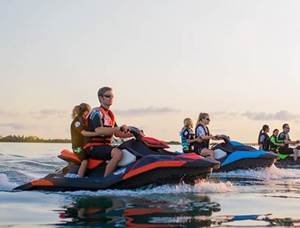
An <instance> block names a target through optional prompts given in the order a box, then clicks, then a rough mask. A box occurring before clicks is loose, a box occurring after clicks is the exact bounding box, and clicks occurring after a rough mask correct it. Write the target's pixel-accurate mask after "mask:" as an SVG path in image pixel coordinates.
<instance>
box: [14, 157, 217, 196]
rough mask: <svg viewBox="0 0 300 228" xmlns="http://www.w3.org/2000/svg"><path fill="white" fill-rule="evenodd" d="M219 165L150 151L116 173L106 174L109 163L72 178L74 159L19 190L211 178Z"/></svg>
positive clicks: (98, 187)
mask: <svg viewBox="0 0 300 228" xmlns="http://www.w3.org/2000/svg"><path fill="white" fill-rule="evenodd" d="M215 165H216V163H215V162H212V161H210V160H208V159H205V158H203V157H201V156H199V155H197V154H183V155H174V154H173V155H148V156H145V157H143V158H141V159H139V160H138V161H136V162H134V163H131V164H129V165H127V166H125V167H119V168H118V169H117V170H116V171H115V172H114V173H113V174H112V175H110V176H108V177H103V173H104V169H105V163H101V164H100V165H99V166H98V167H96V168H93V169H92V170H90V171H88V172H87V177H84V178H68V177H65V175H66V174H67V173H76V172H77V170H78V167H79V166H78V165H77V164H74V163H73V162H72V163H70V164H69V165H68V166H67V167H65V168H63V169H62V170H60V171H58V172H56V173H53V174H49V175H47V176H46V177H44V178H42V179H39V180H34V181H32V182H30V183H27V184H24V185H21V186H19V187H17V188H16V189H15V190H46V191H77V190H91V191H97V190H101V189H134V188H140V187H143V186H147V185H154V186H156V185H163V184H177V183H180V182H185V183H189V184H192V183H194V182H195V181H196V180H198V179H203V178H207V177H208V176H209V175H210V174H211V172H212V168H213V167H214V166H215Z"/></svg>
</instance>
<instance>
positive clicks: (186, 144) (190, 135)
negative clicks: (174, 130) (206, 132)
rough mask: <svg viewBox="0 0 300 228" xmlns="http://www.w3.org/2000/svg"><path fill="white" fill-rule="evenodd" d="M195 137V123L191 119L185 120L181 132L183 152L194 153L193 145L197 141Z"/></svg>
mask: <svg viewBox="0 0 300 228" xmlns="http://www.w3.org/2000/svg"><path fill="white" fill-rule="evenodd" d="M194 136H195V134H194V132H193V121H192V119H191V118H185V119H184V120H183V128H182V129H181V131H180V139H181V145H182V151H183V152H184V153H189V152H193V151H194V146H193V144H194V142H196V141H197V140H196V139H195V137H194Z"/></svg>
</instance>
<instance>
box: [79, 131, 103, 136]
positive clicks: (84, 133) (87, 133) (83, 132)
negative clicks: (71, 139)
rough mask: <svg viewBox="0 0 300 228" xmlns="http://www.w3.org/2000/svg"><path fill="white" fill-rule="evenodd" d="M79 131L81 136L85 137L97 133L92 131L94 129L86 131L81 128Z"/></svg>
mask: <svg viewBox="0 0 300 228" xmlns="http://www.w3.org/2000/svg"><path fill="white" fill-rule="evenodd" d="M80 133H81V134H82V135H83V136H85V137H93V136H97V135H99V134H98V133H97V132H94V131H86V130H82V131H81V132H80Z"/></svg>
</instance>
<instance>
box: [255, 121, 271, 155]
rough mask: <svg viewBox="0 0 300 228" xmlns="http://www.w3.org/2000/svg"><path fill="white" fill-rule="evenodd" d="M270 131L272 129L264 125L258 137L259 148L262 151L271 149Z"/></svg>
mask: <svg viewBox="0 0 300 228" xmlns="http://www.w3.org/2000/svg"><path fill="white" fill-rule="evenodd" d="M269 131H270V127H269V126H268V125H266V124H265V125H264V126H263V127H262V129H261V130H260V132H259V135H258V146H259V149H260V150H266V151H267V150H269V147H270V137H269V135H268V133H269Z"/></svg>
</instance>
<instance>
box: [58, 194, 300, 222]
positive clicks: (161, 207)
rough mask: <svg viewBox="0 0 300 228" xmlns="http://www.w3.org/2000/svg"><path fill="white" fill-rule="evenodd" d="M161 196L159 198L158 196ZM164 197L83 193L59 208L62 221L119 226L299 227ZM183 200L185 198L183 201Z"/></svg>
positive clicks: (200, 199) (203, 200)
mask: <svg viewBox="0 0 300 228" xmlns="http://www.w3.org/2000/svg"><path fill="white" fill-rule="evenodd" d="M159 198H160V197H159ZM176 198H177V196H173V197H171V198H170V197H168V200H162V199H156V200H155V199H142V198H132V197H130V198H126V199H121V198H118V197H104V196H84V197H74V198H73V202H72V203H71V204H70V205H66V206H65V207H64V209H63V210H60V211H58V213H59V218H60V220H61V223H60V224H57V225H82V226H87V225H92V226H101V227H103V226H104V227H105V226H119V227H123V226H126V227H170V226H171V227H172V226H173V227H175V226H176V227H186V226H189V227H199V226H221V225H223V226H243V225H247V226H249V225H251V226H299V225H300V220H293V219H291V218H274V217H272V214H261V215H260V214H248V215H247V214H246V215H215V212H220V211H221V205H220V204H219V203H216V202H211V200H210V198H209V197H208V196H204V195H203V196H195V195H189V196H188V197H180V198H177V200H176ZM182 199H184V200H182Z"/></svg>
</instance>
